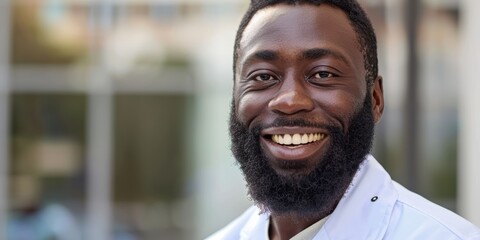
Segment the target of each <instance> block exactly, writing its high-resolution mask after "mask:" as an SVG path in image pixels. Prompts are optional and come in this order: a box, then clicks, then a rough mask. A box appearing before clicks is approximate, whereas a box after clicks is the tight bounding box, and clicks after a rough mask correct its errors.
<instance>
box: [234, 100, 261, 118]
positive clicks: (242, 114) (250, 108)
mask: <svg viewBox="0 0 480 240" xmlns="http://www.w3.org/2000/svg"><path fill="white" fill-rule="evenodd" d="M237 99H238V100H237V102H236V105H237V116H238V119H239V120H240V122H241V123H243V124H245V125H247V126H248V125H250V122H251V121H252V119H253V118H254V117H255V115H256V114H257V113H258V111H259V106H258V105H259V103H258V102H257V101H256V98H255V96H254V95H253V94H246V95H243V96H240V97H239V98H237Z"/></svg>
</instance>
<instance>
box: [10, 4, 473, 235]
mask: <svg viewBox="0 0 480 240" xmlns="http://www.w3.org/2000/svg"><path fill="white" fill-rule="evenodd" d="M361 3H362V5H363V6H364V7H365V8H366V9H367V12H368V13H369V15H370V17H371V19H372V21H373V23H374V26H375V29H376V32H377V36H378V40H379V59H380V73H381V74H382V75H383V76H384V91H385V97H386V108H385V109H386V110H385V115H384V118H383V120H382V122H381V123H380V124H379V125H378V126H377V134H376V142H375V149H374V152H375V155H376V156H377V159H379V160H380V161H381V162H382V164H383V165H384V166H385V167H386V168H387V169H388V170H389V172H390V173H391V175H392V177H393V178H394V179H396V180H397V181H399V182H400V183H402V184H404V185H407V186H408V187H409V188H411V189H413V190H415V191H417V192H418V193H420V194H422V195H424V196H426V197H427V198H429V199H431V200H433V201H434V202H437V203H439V204H440V205H442V206H445V207H447V208H449V209H452V210H453V211H456V212H458V213H460V214H461V215H463V216H465V217H467V218H468V219H470V220H471V221H473V222H475V223H476V224H477V225H479V224H480V209H479V206H477V205H478V202H480V191H479V190H480V189H479V188H478V186H475V184H476V182H477V181H479V180H480V179H479V177H478V176H480V175H479V174H478V171H479V170H480V165H479V163H478V161H477V160H476V158H478V155H479V154H480V145H479V142H480V127H479V126H478V125H479V123H480V107H479V105H480V97H478V96H477V95H478V94H477V92H478V91H479V90H480V79H479V78H478V73H477V72H476V71H475V70H477V69H476V68H478V60H477V59H476V58H478V56H479V55H480V50H479V46H478V42H480V33H479V30H480V29H478V26H475V22H478V21H480V17H478V14H474V13H473V11H474V9H478V8H479V7H480V2H479V1H474V0H464V1H462V0H423V1H412V0H368V1H367V0H363V1H361ZM247 4H248V1H246V0H245V1H238V0H115V1H113V0H96V1H93V0H91V1H89V0H68V1H67V0H10V1H8V0H2V1H1V3H0V98H1V99H0V234H1V235H0V239H8V240H17V239H89V240H105V239H114V240H131V239H201V238H204V237H206V236H207V235H208V234H210V233H212V232H213V231H215V230H216V229H218V228H220V227H222V226H223V225H225V224H226V223H227V222H229V221H231V220H232V219H233V218H234V217H236V216H237V215H239V214H240V213H241V212H242V211H243V210H244V209H245V208H247V207H248V206H249V205H250V204H251V202H250V201H249V199H248V198H247V196H246V189H245V183H244V182H243V180H242V176H241V173H240V171H239V170H238V169H237V166H236V165H235V161H234V159H233V157H232V156H231V153H230V151H229V145H230V143H229V137H228V131H227V130H228V126H227V124H228V121H227V119H228V113H229V107H230V101H231V89H232V71H231V66H232V62H231V61H232V50H233V41H234V35H235V31H236V28H237V26H238V24H239V21H240V19H241V16H242V13H243V11H244V10H245V9H246V7H247Z"/></svg>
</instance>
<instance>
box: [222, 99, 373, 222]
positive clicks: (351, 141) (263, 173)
mask: <svg viewBox="0 0 480 240" xmlns="http://www.w3.org/2000/svg"><path fill="white" fill-rule="evenodd" d="M235 112H236V111H235V106H234V104H233V103H232V108H231V112H230V136H231V141H232V146H231V149H232V152H233V155H234V156H235V158H236V160H237V163H238V164H239V165H240V168H241V170H242V172H243V175H244V178H245V180H246V182H247V188H248V194H249V195H250V197H251V198H252V199H253V200H254V202H255V204H256V205H257V206H258V207H259V208H260V209H261V210H262V211H263V212H270V213H272V214H276V215H288V214H291V215H297V216H304V217H306V218H316V217H325V216H327V215H328V214H330V213H331V212H333V210H334V209H335V207H336V205H337V204H338V202H339V201H340V199H341V198H342V196H343V195H344V193H345V191H346V190H347V188H348V186H349V185H350V182H351V181H352V179H353V176H354V175H355V173H356V171H357V170H358V168H359V166H360V164H361V163H362V162H363V160H364V159H365V156H366V155H367V154H368V153H369V152H370V149H371V147H372V141H373V135H374V126H375V123H374V119H373V112H372V103H371V96H370V94H368V93H367V95H366V97H365V101H364V103H363V106H362V108H361V109H359V110H358V111H356V113H354V114H353V115H352V116H347V117H348V119H349V120H350V121H349V123H350V124H349V126H348V127H347V132H346V133H344V132H343V131H342V130H341V128H340V127H338V126H336V125H334V124H327V125H325V124H318V123H315V122H310V121H308V120H304V119H291V118H284V117H279V118H277V119H276V120H275V122H274V123H273V124H272V125H269V126H252V128H251V129H248V127H247V126H245V125H244V124H242V123H241V122H240V121H239V119H238V117H237V116H236V115H235ZM273 126H274V127H281V126H285V127H288V126H301V127H316V128H323V129H326V130H327V131H328V136H329V138H330V141H329V145H328V146H326V147H327V149H326V152H325V154H324V155H323V156H322V157H321V158H322V159H312V160H313V161H314V162H315V163H316V164H315V167H314V168H313V169H310V170H309V171H307V172H305V171H301V172H298V171H296V170H298V169H301V168H302V167H303V166H304V164H303V163H302V162H289V161H284V162H281V165H282V168H283V169H290V170H292V171H291V172H293V173H292V174H288V175H285V174H282V175H280V174H278V173H277V172H276V171H275V169H273V168H272V166H271V165H270V164H269V161H270V160H269V159H268V158H267V157H266V156H265V154H264V152H263V150H262V147H261V145H260V137H261V135H260V132H261V131H262V129H265V128H267V127H273ZM272 161H275V160H272Z"/></svg>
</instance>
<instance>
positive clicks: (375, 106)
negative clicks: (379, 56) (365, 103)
mask: <svg viewBox="0 0 480 240" xmlns="http://www.w3.org/2000/svg"><path fill="white" fill-rule="evenodd" d="M371 94H372V112H373V119H374V121H375V123H378V122H380V119H381V118H382V115H383V107H384V99H383V78H382V77H381V76H377V78H376V79H375V81H374V82H373V86H372V91H371Z"/></svg>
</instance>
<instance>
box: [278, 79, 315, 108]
mask: <svg viewBox="0 0 480 240" xmlns="http://www.w3.org/2000/svg"><path fill="white" fill-rule="evenodd" d="M301 81H302V80H294V79H285V81H284V82H283V85H282V87H281V89H280V90H279V93H278V94H277V95H276V96H275V97H274V98H273V99H272V100H270V102H269V103H268V107H269V108H270V109H271V110H272V111H274V112H276V113H279V114H284V115H292V114H295V113H298V112H302V111H303V112H309V111H312V110H313V109H314V107H315V104H314V101H313V100H312V98H311V97H310V94H308V92H307V91H306V89H305V86H304V85H303V84H302V82H301Z"/></svg>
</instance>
